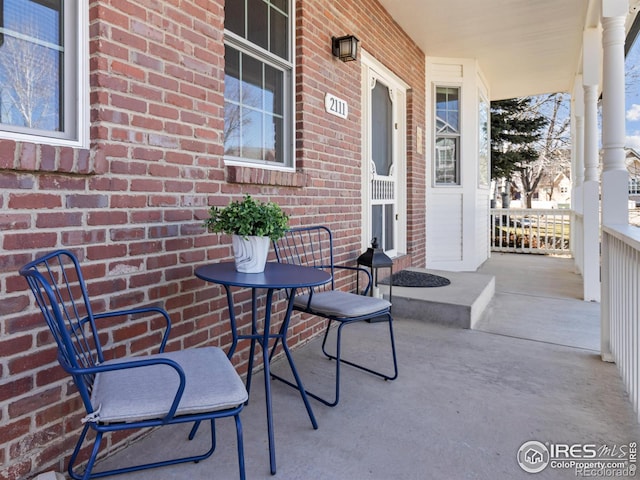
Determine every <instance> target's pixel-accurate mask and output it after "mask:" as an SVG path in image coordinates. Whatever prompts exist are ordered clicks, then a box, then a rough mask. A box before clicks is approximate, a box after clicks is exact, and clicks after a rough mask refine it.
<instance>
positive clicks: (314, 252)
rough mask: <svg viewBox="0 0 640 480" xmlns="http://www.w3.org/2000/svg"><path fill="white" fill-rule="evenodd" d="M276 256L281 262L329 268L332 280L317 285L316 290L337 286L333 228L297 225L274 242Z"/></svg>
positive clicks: (323, 268)
mask: <svg viewBox="0 0 640 480" xmlns="http://www.w3.org/2000/svg"><path fill="white" fill-rule="evenodd" d="M273 247H274V250H275V252H276V258H277V259H278V262H280V263H294V264H296V265H302V266H305V267H313V268H319V269H322V270H327V271H328V272H329V273H330V274H331V282H330V283H327V284H326V285H323V286H320V287H315V290H316V291H317V290H329V289H331V290H333V289H334V288H335V282H334V277H335V267H334V263H333V237H332V235H331V230H329V229H328V228H327V227H324V226H322V225H314V226H310V227H296V228H291V229H289V230H288V231H287V233H286V234H285V236H284V237H282V238H281V239H280V240H277V241H275V242H273Z"/></svg>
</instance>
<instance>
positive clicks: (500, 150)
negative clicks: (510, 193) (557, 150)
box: [491, 97, 548, 180]
mask: <svg viewBox="0 0 640 480" xmlns="http://www.w3.org/2000/svg"><path fill="white" fill-rule="evenodd" d="M531 102H532V99H531V98H529V97H528V98H512V99H509V100H499V101H495V102H491V178H492V179H493V180H498V179H501V178H505V179H507V180H510V179H511V176H512V174H513V173H514V172H516V171H518V170H519V169H520V168H522V167H524V166H526V165H527V164H529V163H531V162H533V161H535V160H536V159H537V158H538V151H537V150H536V149H535V148H534V144H535V142H537V141H538V140H540V135H541V130H542V128H544V126H545V125H546V123H547V122H548V120H547V119H546V118H545V117H544V116H542V115H539V114H536V113H533V114H532V108H531Z"/></svg>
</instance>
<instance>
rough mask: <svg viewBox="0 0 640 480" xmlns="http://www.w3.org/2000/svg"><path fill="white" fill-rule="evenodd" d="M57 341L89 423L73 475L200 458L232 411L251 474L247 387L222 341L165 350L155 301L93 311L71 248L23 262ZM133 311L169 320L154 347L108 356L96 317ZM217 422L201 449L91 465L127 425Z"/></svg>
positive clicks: (161, 312) (84, 477)
mask: <svg viewBox="0 0 640 480" xmlns="http://www.w3.org/2000/svg"><path fill="white" fill-rule="evenodd" d="M20 275H22V276H23V277H25V279H26V280H27V282H28V284H29V286H30V287H31V290H32V292H33V294H34V296H35V300H36V303H37V305H38V306H39V307H40V310H41V311H42V315H43V316H44V319H45V320H46V322H47V325H48V326H49V329H50V330H51V333H52V334H53V337H54V338H55V341H56V343H57V344H58V361H59V362H60V365H61V366H62V368H63V369H64V370H65V371H66V372H67V373H69V374H70V375H71V376H72V377H73V380H74V382H75V385H76V387H77V389H78V392H79V393H80V397H81V399H82V402H83V404H84V407H85V409H86V414H87V415H86V417H85V418H84V419H83V423H84V428H83V430H82V433H81V434H80V438H79V439H78V442H77V444H76V447H75V449H74V451H73V454H72V455H71V459H70V461H69V468H68V470H69V475H70V476H71V478H74V479H78V480H79V479H82V480H87V479H90V478H100V477H104V476H107V475H116V474H120V473H127V472H132V471H136V470H143V469H148V468H155V467H161V466H165V465H172V464H176V463H183V462H198V461H200V460H204V459H205V458H208V457H209V456H211V454H212V453H213V451H214V450H215V447H216V436H215V419H216V418H220V417H234V419H235V426H236V434H237V439H236V442H237V449H238V463H239V468H240V478H241V479H244V478H245V468H244V453H243V442H242V424H241V422H240V411H241V410H242V408H243V406H244V403H245V401H246V400H247V398H248V396H247V391H246V389H245V387H244V384H243V383H242V380H241V379H240V377H239V376H238V374H237V372H236V371H235V369H234V367H233V365H232V364H231V362H230V361H229V359H228V358H227V356H226V354H225V353H224V352H223V351H222V350H221V349H220V348H217V347H203V348H192V349H188V350H180V351H175V352H164V348H165V345H166V343H167V339H168V338H169V332H170V330H171V320H170V319H169V316H168V314H167V313H166V312H165V311H164V310H162V309H161V308H157V307H148V308H137V309H131V310H121V311H112V312H106V313H100V314H94V313H93V311H92V309H91V304H90V302H89V296H88V293H87V289H86V286H85V282H84V279H83V277H82V272H81V269H80V265H79V263H78V260H77V259H76V257H75V256H74V255H73V254H72V253H71V252H69V251H66V250H58V251H54V252H52V253H49V254H48V255H45V256H43V257H41V258H38V259H36V260H35V261H33V262H31V263H29V264H27V265H25V266H24V267H23V268H22V269H20ZM133 315H149V316H150V323H151V322H152V317H151V316H155V317H156V318H159V319H160V320H161V321H163V322H166V328H165V330H164V334H163V335H162V339H161V341H160V346H159V351H158V353H156V354H150V355H141V356H129V357H126V358H109V359H106V357H107V356H108V355H105V353H107V354H109V353H110V352H107V351H106V350H103V346H102V344H101V340H103V339H106V338H107V337H106V336H104V335H103V336H102V337H101V336H100V335H99V333H98V329H97V327H96V322H97V321H102V320H104V319H109V318H112V317H124V318H125V319H126V318H129V316H133ZM203 420H210V421H211V446H210V448H209V450H208V451H206V452H205V453H202V454H198V455H194V456H189V457H183V458H178V459H170V460H164V461H157V462H153V463H146V464H142V465H136V466H129V467H123V468H117V469H113V470H109V471H100V472H92V470H93V467H94V463H95V461H96V457H97V456H98V453H99V450H100V445H101V442H102V439H103V435H104V434H105V433H108V432H117V431H121V430H131V429H141V428H147V427H160V426H163V425H168V424H175V423H194V427H193V428H192V430H191V432H190V434H189V439H190V440H192V439H193V437H194V436H195V434H196V429H197V425H198V424H199V423H200V422H201V421H203ZM89 429H92V430H94V431H95V440H94V441H93V447H92V448H91V454H90V457H89V459H88V462H87V464H86V467H85V468H84V471H83V472H78V471H76V469H75V467H76V465H75V463H76V461H77V460H78V454H79V453H80V450H81V447H82V445H83V442H84V440H85V438H86V437H87V433H88V431H89Z"/></svg>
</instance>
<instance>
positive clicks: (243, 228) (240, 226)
mask: <svg viewBox="0 0 640 480" xmlns="http://www.w3.org/2000/svg"><path fill="white" fill-rule="evenodd" d="M204 227H205V228H206V229H207V230H208V231H210V232H214V233H226V234H228V235H241V236H242V237H244V238H246V237H249V236H256V237H269V238H270V239H271V240H274V241H275V240H278V239H279V238H282V237H283V236H284V233H285V232H286V230H287V228H288V227H289V217H288V216H287V214H286V213H284V211H283V210H282V209H281V208H280V206H279V205H278V204H276V203H273V202H258V201H256V200H255V199H253V198H252V197H251V196H250V195H246V196H245V197H244V199H243V200H242V201H239V200H235V201H232V202H230V203H229V205H227V206H226V207H216V206H213V207H211V209H210V210H209V218H207V219H206V220H205V222H204Z"/></svg>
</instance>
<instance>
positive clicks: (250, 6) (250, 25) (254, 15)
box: [247, 0, 269, 50]
mask: <svg viewBox="0 0 640 480" xmlns="http://www.w3.org/2000/svg"><path fill="white" fill-rule="evenodd" d="M268 12H269V7H268V6H267V4H266V3H265V2H264V1H263V0H247V17H248V18H247V39H248V40H249V41H250V42H252V43H255V44H256V45H258V46H260V47H262V48H264V49H265V50H268V49H269V45H268V43H267V42H268V41H269V32H268V25H269V22H268V18H267V17H268Z"/></svg>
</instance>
